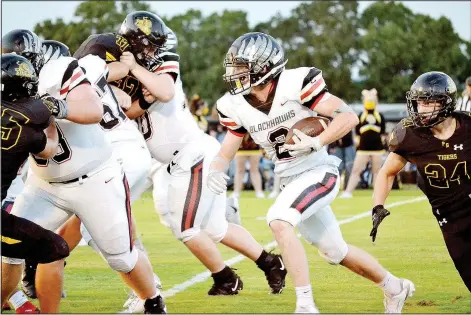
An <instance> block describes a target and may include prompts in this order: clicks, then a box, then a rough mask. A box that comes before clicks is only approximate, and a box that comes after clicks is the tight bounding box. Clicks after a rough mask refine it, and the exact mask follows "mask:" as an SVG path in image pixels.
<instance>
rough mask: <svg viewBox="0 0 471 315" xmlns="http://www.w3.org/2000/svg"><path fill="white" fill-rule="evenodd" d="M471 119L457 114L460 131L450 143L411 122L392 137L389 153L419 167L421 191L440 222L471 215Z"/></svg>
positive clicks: (402, 124)
mask: <svg viewBox="0 0 471 315" xmlns="http://www.w3.org/2000/svg"><path fill="white" fill-rule="evenodd" d="M470 115H471V114H470V113H465V112H463V113H453V117H455V118H456V120H457V127H456V130H455V132H454V133H453V135H452V136H451V137H450V138H449V139H447V140H440V139H437V138H436V137H434V136H433V134H432V132H431V131H430V129H429V128H415V127H414V125H413V123H412V121H411V119H410V118H407V119H403V120H402V121H401V122H400V123H399V124H398V125H397V126H396V127H395V128H394V130H393V131H392V132H391V135H390V139H389V150H390V151H391V152H394V153H396V154H399V155H400V156H402V157H403V158H405V159H406V160H408V161H409V162H411V163H413V164H415V165H417V171H418V173H419V176H418V180H417V181H418V183H419V187H420V189H421V190H422V191H423V192H424V194H425V195H426V196H427V198H428V200H429V202H430V205H431V206H432V209H433V211H434V215H435V216H436V217H437V218H439V217H446V218H447V220H450V221H451V220H452V219H453V218H455V219H457V218H460V217H464V216H468V215H469V213H470V211H471V209H470V208H469V205H470V204H471V117H470ZM437 210H438V213H437Z"/></svg>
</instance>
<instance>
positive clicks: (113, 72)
mask: <svg viewBox="0 0 471 315" xmlns="http://www.w3.org/2000/svg"><path fill="white" fill-rule="evenodd" d="M108 69H109V74H108V78H107V79H106V80H107V81H108V82H113V81H116V80H121V79H122V78H124V77H125V76H126V75H127V74H128V73H129V66H128V65H127V64H125V63H123V62H119V61H115V62H112V63H109V64H108Z"/></svg>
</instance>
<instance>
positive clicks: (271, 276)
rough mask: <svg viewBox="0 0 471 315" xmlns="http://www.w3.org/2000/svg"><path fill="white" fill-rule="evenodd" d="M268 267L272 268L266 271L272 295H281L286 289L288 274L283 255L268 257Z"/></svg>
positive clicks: (270, 255)
mask: <svg viewBox="0 0 471 315" xmlns="http://www.w3.org/2000/svg"><path fill="white" fill-rule="evenodd" d="M267 265H268V266H270V268H269V269H267V270H266V271H265V277H266V278H267V281H268V285H269V286H270V288H271V293H272V294H280V293H281V292H282V291H283V288H284V287H285V278H286V274H287V273H288V272H287V271H286V268H285V265H284V264H283V259H282V258H281V255H274V254H269V255H268V256H267Z"/></svg>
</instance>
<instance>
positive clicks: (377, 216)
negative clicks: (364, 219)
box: [370, 205, 391, 243]
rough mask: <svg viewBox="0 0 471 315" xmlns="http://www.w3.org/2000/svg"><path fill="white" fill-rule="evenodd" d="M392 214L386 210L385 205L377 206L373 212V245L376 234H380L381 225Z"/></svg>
mask: <svg viewBox="0 0 471 315" xmlns="http://www.w3.org/2000/svg"><path fill="white" fill-rule="evenodd" d="M390 214H391V212H389V211H388V210H387V209H385V208H384V207H383V205H377V206H375V207H374V208H373V210H372V211H371V219H372V220H373V228H372V229H371V233H370V236H371V240H372V241H373V243H374V242H375V240H376V233H378V227H379V225H380V224H381V222H382V221H383V219H384V218H386V217H387V216H388V215H390Z"/></svg>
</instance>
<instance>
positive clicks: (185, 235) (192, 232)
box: [172, 227, 201, 243]
mask: <svg viewBox="0 0 471 315" xmlns="http://www.w3.org/2000/svg"><path fill="white" fill-rule="evenodd" d="M180 228H181V227H177V229H175V228H172V232H173V235H175V238H176V239H177V240H179V241H181V242H183V243H186V242H188V241H189V240H191V239H192V238H193V237H195V236H196V235H198V234H199V233H200V232H201V230H200V228H196V227H192V228H189V229H187V230H185V231H183V232H180Z"/></svg>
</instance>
